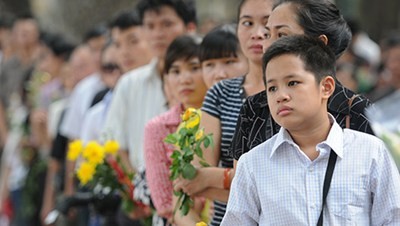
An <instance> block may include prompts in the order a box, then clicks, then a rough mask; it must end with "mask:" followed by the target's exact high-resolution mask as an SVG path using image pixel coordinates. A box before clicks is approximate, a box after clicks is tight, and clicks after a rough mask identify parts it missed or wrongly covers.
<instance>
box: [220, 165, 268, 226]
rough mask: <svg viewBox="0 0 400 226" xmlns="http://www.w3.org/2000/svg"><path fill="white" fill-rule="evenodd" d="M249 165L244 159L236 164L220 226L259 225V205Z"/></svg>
mask: <svg viewBox="0 0 400 226" xmlns="http://www.w3.org/2000/svg"><path fill="white" fill-rule="evenodd" d="M250 163H251V162H250V161H247V160H246V159H243V160H241V161H239V163H238V169H237V172H236V175H235V177H234V180H233V183H232V188H231V191H230V194H229V202H228V205H227V208H226V213H225V216H224V218H223V220H222V223H221V226H230V225H250V226H251V225H254V226H256V225H258V224H259V218H260V212H261V204H260V200H259V196H258V191H257V188H256V183H255V180H254V177H253V176H252V172H251V170H250V169H249V167H248V164H250Z"/></svg>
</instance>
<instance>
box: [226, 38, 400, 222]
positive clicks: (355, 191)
mask: <svg viewBox="0 0 400 226" xmlns="http://www.w3.org/2000/svg"><path fill="white" fill-rule="evenodd" d="M263 69H264V77H265V82H266V92H267V96H268V105H269V108H270V111H271V115H272V117H273V118H274V120H275V121H276V122H277V123H278V124H279V125H281V126H282V128H281V130H280V131H279V133H278V134H276V135H275V136H273V137H272V138H271V139H269V140H267V141H266V142H264V143H262V144H260V145H259V146H257V147H256V148H254V149H253V150H252V151H250V152H249V153H246V154H245V155H243V156H242V157H241V158H240V160H239V162H238V169H237V171H236V175H235V177H234V180H233V184H232V187H231V192H230V196H229V201H228V207H227V212H226V215H225V217H224V220H223V222H222V225H322V224H323V225H350V224H354V223H357V224H359V225H400V176H399V172H398V169H397V168H396V166H395V164H394V161H393V159H392V158H391V156H390V154H389V152H388V151H387V149H386V148H385V145H384V144H383V142H382V141H381V140H379V139H378V138H376V137H374V136H371V135H368V134H365V133H361V132H357V131H354V130H350V129H341V128H340V126H339V125H338V124H337V123H336V122H335V120H334V118H333V117H332V115H330V114H329V113H328V112H327V100H328V98H329V97H330V96H331V95H332V93H333V90H334V88H335V79H334V74H335V56H334V54H333V53H332V52H331V50H330V49H329V48H328V47H327V46H326V45H325V44H324V43H323V42H322V41H320V40H319V39H314V38H310V37H306V36H290V37H284V38H281V39H279V40H278V41H276V42H275V43H274V44H273V45H272V46H271V47H270V48H269V49H268V51H267V52H266V53H265V54H264V57H263ZM328 162H329V164H328ZM327 165H328V166H327Z"/></svg>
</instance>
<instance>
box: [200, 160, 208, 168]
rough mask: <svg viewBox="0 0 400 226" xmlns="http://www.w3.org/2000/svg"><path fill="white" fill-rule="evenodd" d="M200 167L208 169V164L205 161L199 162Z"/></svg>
mask: <svg viewBox="0 0 400 226" xmlns="http://www.w3.org/2000/svg"><path fill="white" fill-rule="evenodd" d="M200 165H201V166H203V167H209V166H210V164H208V163H207V162H206V161H204V160H200Z"/></svg>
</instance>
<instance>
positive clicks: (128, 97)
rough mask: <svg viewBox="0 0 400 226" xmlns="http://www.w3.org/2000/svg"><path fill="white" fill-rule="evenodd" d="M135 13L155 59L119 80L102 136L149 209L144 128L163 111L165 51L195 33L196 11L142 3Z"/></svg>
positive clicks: (188, 5)
mask: <svg viewBox="0 0 400 226" xmlns="http://www.w3.org/2000/svg"><path fill="white" fill-rule="evenodd" d="M137 10H138V12H139V15H140V19H141V21H142V22H143V28H144V33H145V35H146V38H147V41H148V44H149V48H150V49H151V50H152V51H153V55H154V56H155V58H154V59H153V60H152V61H151V62H150V63H149V64H147V65H144V66H142V67H140V68H137V69H135V70H134V71H132V72H131V73H129V74H128V75H125V76H123V77H122V78H121V79H120V81H119V82H118V84H117V86H116V87H115V89H114V92H113V98H112V100H111V103H110V109H109V113H108V115H107V117H106V121H105V127H104V130H103V133H104V137H106V138H107V139H109V138H112V139H115V140H117V141H118V142H119V144H120V147H121V148H120V150H119V155H120V156H121V157H122V158H121V159H123V160H124V161H125V162H124V163H125V165H126V166H127V168H128V169H129V170H131V171H132V172H136V177H135V185H136V186H135V187H136V188H135V194H134V196H135V198H136V199H137V200H139V201H142V202H143V203H145V204H147V205H150V191H149V190H148V188H147V184H146V181H145V173H144V169H145V161H144V154H143V150H144V149H143V142H144V139H143V135H144V127H145V124H146V123H147V122H148V121H149V120H150V119H151V118H153V117H155V116H157V115H159V114H161V113H163V112H165V111H166V110H167V100H166V97H165V94H164V90H163V84H162V71H163V68H164V63H163V62H164V59H165V53H166V49H167V48H168V46H169V45H170V43H171V42H172V41H173V40H174V39H175V38H176V37H178V36H179V35H183V34H189V33H194V32H195V30H196V11H195V8H194V4H193V2H192V1H183V0H177V1H172V0H165V1H155V0H142V1H140V2H139V3H138V5H137ZM137 54H140V53H137ZM146 215H149V211H143V210H141V209H137V211H136V213H135V212H134V213H132V214H131V218H134V219H138V218H142V217H144V216H146Z"/></svg>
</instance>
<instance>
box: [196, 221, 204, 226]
mask: <svg viewBox="0 0 400 226" xmlns="http://www.w3.org/2000/svg"><path fill="white" fill-rule="evenodd" d="M196 226H207V224H206V223H205V222H204V221H201V222H198V223H196Z"/></svg>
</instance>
